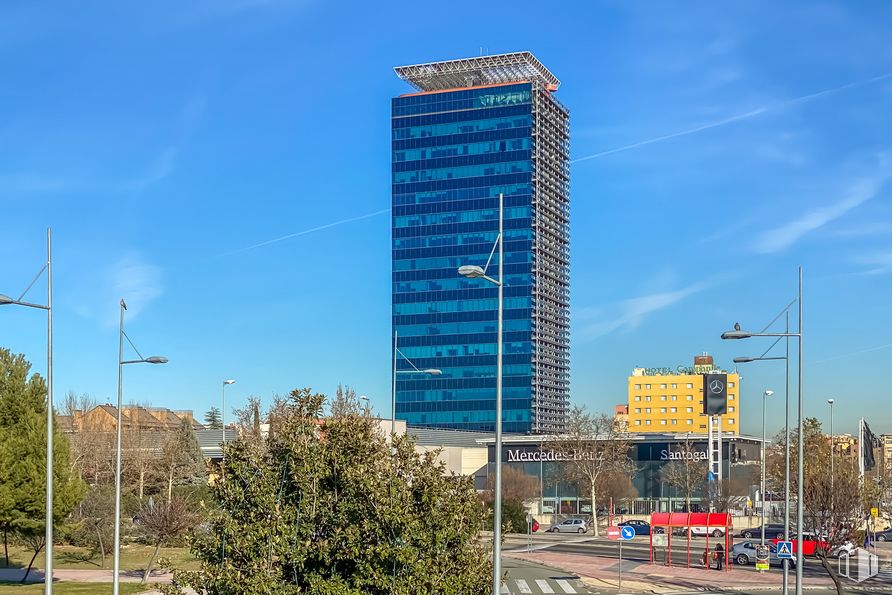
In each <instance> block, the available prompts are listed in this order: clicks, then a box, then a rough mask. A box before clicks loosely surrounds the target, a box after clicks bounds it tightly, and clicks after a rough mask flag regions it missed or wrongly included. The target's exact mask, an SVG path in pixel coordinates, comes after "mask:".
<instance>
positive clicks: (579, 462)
mask: <svg viewBox="0 0 892 595" xmlns="http://www.w3.org/2000/svg"><path fill="white" fill-rule="evenodd" d="M550 446H551V448H552V449H553V450H554V451H555V453H556V454H557V455H558V456H559V458H561V459H562V460H564V461H565V462H564V464H563V467H562V472H563V474H564V476H565V479H567V480H568V481H571V482H574V483H576V485H578V486H579V488H580V490H584V491H585V492H586V493H588V494H589V495H590V497H591V499H592V517H593V523H592V525H593V527H594V533H595V535H596V536H598V535H600V530H599V528H598V500H599V498H603V497H605V496H606V491H607V490H606V488H607V485H606V482H605V480H606V479H607V477H608V476H610V475H611V474H620V475H631V474H632V473H633V472H634V470H635V467H634V465H633V464H632V459H631V457H630V456H629V451H630V449H631V443H630V442H629V439H628V434H627V433H626V432H625V431H623V429H622V427H621V426H620V425H619V424H617V422H616V420H615V419H614V418H613V417H612V416H608V415H605V414H593V413H589V412H588V411H586V409H585V408H584V407H574V408H573V409H572V410H571V411H570V414H569V416H568V418H567V426H566V433H565V434H563V435H561V436H556V437H555V438H554V439H553V441H552V442H551V443H550Z"/></svg>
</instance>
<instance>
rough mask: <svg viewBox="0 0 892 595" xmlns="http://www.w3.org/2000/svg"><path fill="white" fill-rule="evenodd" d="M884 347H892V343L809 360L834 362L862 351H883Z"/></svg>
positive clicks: (821, 362)
mask: <svg viewBox="0 0 892 595" xmlns="http://www.w3.org/2000/svg"><path fill="white" fill-rule="evenodd" d="M883 349H892V343H888V344H886V345H877V346H876V347H869V348H867V349H859V350H858V351H851V352H849V353H843V354H840V355H834V356H833V357H827V358H824V359H819V360H815V361H813V362H809V363H810V364H823V363H825V362H832V361H836V360H838V359H843V358H845V357H852V356H853V355H861V354H862V353H870V352H872V351H881V350H883Z"/></svg>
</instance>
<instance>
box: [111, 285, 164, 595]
mask: <svg viewBox="0 0 892 595" xmlns="http://www.w3.org/2000/svg"><path fill="white" fill-rule="evenodd" d="M126 310H127V304H126V303H124V300H121V326H120V328H119V333H118V428H117V432H116V436H115V564H114V566H115V568H114V574H113V576H112V593H113V595H118V593H119V592H120V587H121V585H120V580H121V577H120V571H121V425H122V420H121V410H122V409H123V397H124V394H123V393H124V378H123V377H124V365H125V364H166V363H167V358H166V357H162V356H160V355H153V356H151V357H143V356H142V354H140V353H139V350H137V349H136V346H135V345H134V344H133V341H131V340H130V337H128V336H127V333H125V332H124V312H125V311H126ZM125 338H126V339H127V342H128V343H129V344H130V346H131V347H133V351H135V352H136V355H137V356H139V359H132V360H124V339H125Z"/></svg>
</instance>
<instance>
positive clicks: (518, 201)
mask: <svg viewBox="0 0 892 595" xmlns="http://www.w3.org/2000/svg"><path fill="white" fill-rule="evenodd" d="M395 70H396V72H397V74H398V75H399V76H400V78H402V79H403V80H405V81H406V82H408V83H409V84H411V85H412V86H413V87H415V89H416V90H417V91H418V92H416V93H410V94H406V95H401V96H399V97H396V98H394V99H393V101H392V149H393V170H392V176H393V177H392V184H393V213H392V217H393V246H392V249H393V279H392V281H393V329H394V332H397V333H398V346H399V350H400V352H401V353H402V354H404V355H405V356H406V358H408V359H409V360H411V362H412V363H413V364H414V365H415V366H417V367H418V368H437V369H440V370H442V374H441V375H438V376H428V375H423V374H405V375H397V382H396V417H397V418H399V419H404V420H406V421H407V422H408V423H409V424H411V425H419V426H431V427H440V428H454V429H466V430H492V429H493V428H494V427H495V408H496V407H495V405H496V341H497V339H496V330H497V329H496V319H497V307H498V304H497V292H498V289H497V287H495V286H493V285H492V284H491V283H488V282H486V281H485V280H483V279H468V278H465V277H461V276H459V274H458V272H457V269H458V267H459V266H461V265H465V264H478V265H481V266H483V265H484V264H486V262H487V260H488V259H489V258H490V254H491V251H492V249H493V246H494V243H495V241H496V239H497V235H498V220H499V213H498V205H499V194H503V195H504V211H505V212H504V219H505V223H504V228H505V237H504V254H505V263H504V265H505V266H504V275H505V288H504V294H505V297H504V300H505V303H504V327H503V328H504V336H503V345H504V362H503V376H504V381H503V424H504V425H503V428H504V431H506V432H523V433H530V432H532V433H550V432H554V431H558V430H560V429H562V427H563V424H564V421H565V418H566V413H567V407H568V400H569V205H570V203H569V200H570V195H569V113H568V111H567V109H566V108H565V107H564V106H562V105H561V104H560V102H558V101H557V100H556V99H555V97H554V93H555V92H556V91H557V89H558V86H559V85H560V82H559V81H558V80H557V78H555V76H554V75H553V74H552V73H551V72H549V71H548V70H547V69H546V68H545V67H544V66H543V65H542V64H541V63H540V62H539V61H538V60H536V58H535V57H534V56H533V55H532V54H531V53H529V52H520V53H513V54H502V55H497V56H481V57H479V58H470V59H465V60H450V61H447V62H434V63H429V64H419V65H414V66H403V67H398V68H396V69H395ZM497 257H498V255H497V254H496V255H495V256H494V257H493V258H494V259H495V258H497ZM497 264H498V263H497V262H496V261H495V260H494V261H493V265H497ZM492 270H495V269H492ZM396 363H397V366H398V367H399V368H401V369H404V368H405V367H407V366H408V365H409V364H408V363H407V362H406V361H405V360H402V358H400V359H398V360H397V362H396Z"/></svg>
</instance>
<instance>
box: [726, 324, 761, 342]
mask: <svg viewBox="0 0 892 595" xmlns="http://www.w3.org/2000/svg"><path fill="white" fill-rule="evenodd" d="M734 326H735V327H736V326H740V325H737V324H735V325H734ZM752 336H753V334H752V333H751V332H749V331H741V330H737V329H736V328H735V329H734V330H733V331H725V332H724V333H722V339H749V338H750V337H752Z"/></svg>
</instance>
